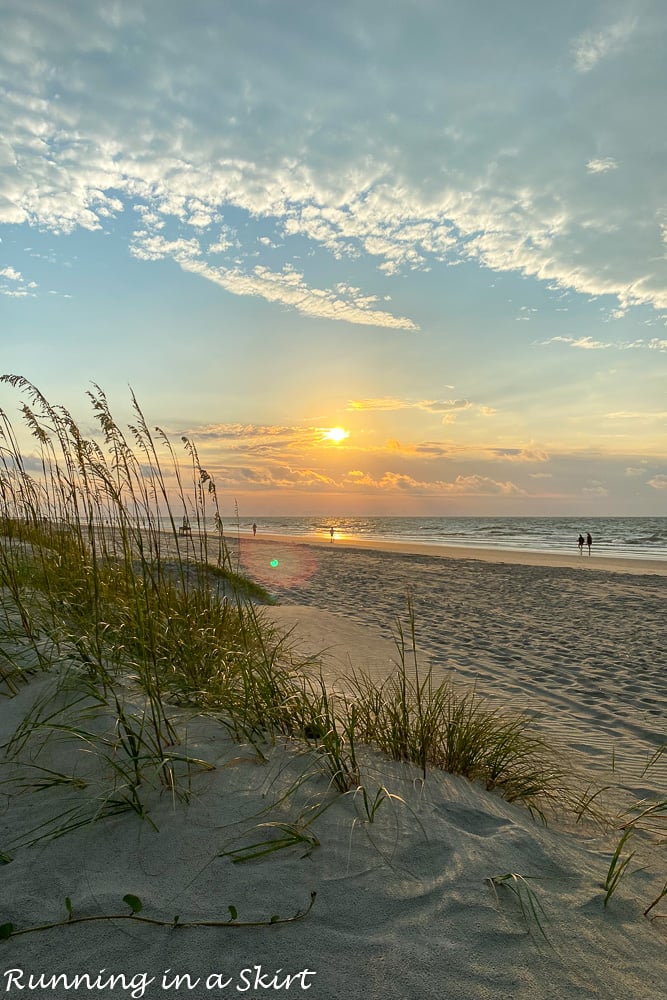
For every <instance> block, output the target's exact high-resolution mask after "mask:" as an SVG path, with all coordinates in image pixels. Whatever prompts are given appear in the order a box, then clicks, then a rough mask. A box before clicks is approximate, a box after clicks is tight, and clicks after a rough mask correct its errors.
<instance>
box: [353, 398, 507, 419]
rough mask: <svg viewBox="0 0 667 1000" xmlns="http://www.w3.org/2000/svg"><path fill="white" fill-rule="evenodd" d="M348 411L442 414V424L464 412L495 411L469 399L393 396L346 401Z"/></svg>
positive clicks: (490, 412) (485, 412) (487, 414)
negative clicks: (401, 397)
mask: <svg viewBox="0 0 667 1000" xmlns="http://www.w3.org/2000/svg"><path fill="white" fill-rule="evenodd" d="M346 408H347V409H348V410H353V411H371V412H372V411H382V410H384V411H397V410H422V411H424V412H426V413H437V414H440V413H441V414H443V418H442V422H443V424H448V423H452V422H453V420H454V419H455V418H456V416H457V414H459V413H462V412H463V411H465V410H474V411H476V412H479V413H481V414H482V416H490V415H491V414H493V413H495V412H496V411H495V410H494V409H493V408H492V407H489V406H479V405H477V404H475V403H471V402H470V400H469V399H416V400H412V399H397V398H396V397H393V396H381V397H378V398H370V399H350V400H348V403H347V407H346Z"/></svg>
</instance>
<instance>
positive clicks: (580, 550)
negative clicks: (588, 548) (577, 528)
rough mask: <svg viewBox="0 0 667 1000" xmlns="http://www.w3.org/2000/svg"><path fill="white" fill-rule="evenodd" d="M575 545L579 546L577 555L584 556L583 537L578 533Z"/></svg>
mask: <svg viewBox="0 0 667 1000" xmlns="http://www.w3.org/2000/svg"><path fill="white" fill-rule="evenodd" d="M577 545H578V546H579V555H580V556H582V555H583V554H584V536H583V535H582V534H581V532H579V538H578V540H577Z"/></svg>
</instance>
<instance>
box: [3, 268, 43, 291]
mask: <svg viewBox="0 0 667 1000" xmlns="http://www.w3.org/2000/svg"><path fill="white" fill-rule="evenodd" d="M2 279H4V280H2ZM37 287H38V286H37V282H36V281H27V280H26V279H25V278H24V277H23V275H22V274H21V272H20V271H17V270H16V268H15V267H11V266H9V267H3V268H2V269H1V270H0V295H4V296H6V297H7V298H10V299H25V298H34V297H35V289H36V288H37Z"/></svg>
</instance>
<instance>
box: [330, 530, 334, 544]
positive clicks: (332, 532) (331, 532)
mask: <svg viewBox="0 0 667 1000" xmlns="http://www.w3.org/2000/svg"><path fill="white" fill-rule="evenodd" d="M329 534H330V535H331V541H332V542H333V536H334V530H333V528H329Z"/></svg>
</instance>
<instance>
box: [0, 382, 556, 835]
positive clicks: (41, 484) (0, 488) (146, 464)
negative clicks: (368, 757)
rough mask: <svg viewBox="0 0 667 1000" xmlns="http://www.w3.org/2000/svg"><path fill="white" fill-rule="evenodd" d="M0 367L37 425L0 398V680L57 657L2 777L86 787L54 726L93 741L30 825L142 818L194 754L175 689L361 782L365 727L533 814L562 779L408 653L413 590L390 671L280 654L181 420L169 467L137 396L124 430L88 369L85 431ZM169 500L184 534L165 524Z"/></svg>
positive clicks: (167, 446) (336, 774) (404, 756)
mask: <svg viewBox="0 0 667 1000" xmlns="http://www.w3.org/2000/svg"><path fill="white" fill-rule="evenodd" d="M0 381H2V382H3V383H5V384H6V385H10V386H12V387H14V388H15V389H16V390H17V392H19V393H21V394H22V395H23V397H24V398H25V399H26V400H27V401H26V402H24V403H23V405H22V419H23V422H24V424H25V427H26V428H27V429H28V430H29V432H30V434H31V435H32V438H33V443H34V454H33V455H32V456H31V457H30V459H29V460H28V459H27V458H26V457H25V455H24V453H23V450H22V448H21V447H20V446H19V443H18V436H17V434H16V433H15V430H14V427H13V425H12V422H11V420H10V419H9V418H8V417H7V415H6V414H5V413H4V412H2V411H0V586H1V587H2V594H3V595H4V596H3V601H2V607H3V608H4V614H5V622H4V626H2V627H3V628H4V630H5V632H6V634H7V635H9V636H11V639H12V644H10V645H9V646H7V649H10V648H11V649H13V650H14V652H13V653H12V652H9V653H8V652H5V653H4V654H3V657H2V659H0V695H2V694H4V695H5V696H9V697H13V696H15V695H16V693H17V691H18V690H19V689H20V686H21V684H22V683H23V682H24V681H27V680H29V679H30V677H31V676H32V673H31V670H33V669H34V664H35V663H37V664H39V667H40V669H42V670H44V671H49V670H51V669H52V667H53V666H54V664H55V665H57V666H58V674H57V683H56V685H55V688H54V690H53V691H50V692H48V694H47V695H46V696H45V697H44V698H43V699H42V700H41V701H38V702H37V704H36V705H35V707H34V709H33V711H32V712H31V713H30V714H29V715H28V716H27V717H26V719H25V721H24V723H23V725H21V726H20V727H19V729H18V730H17V732H16V734H15V736H14V738H13V739H12V740H11V741H10V743H9V745H8V746H7V747H6V748H5V751H6V753H7V755H8V758H9V759H10V760H11V761H12V762H13V765H14V768H15V770H14V772H12V773H13V778H12V780H13V781H15V782H17V781H18V783H19V785H20V787H22V788H24V789H26V790H31V789H32V790H35V789H44V788H51V787H55V786H61V787H65V788H66V789H67V791H68V794H69V793H73V792H76V791H77V790H84V789H88V791H90V788H89V780H90V779H89V778H88V777H86V776H85V775H83V776H82V775H81V774H79V773H68V772H67V771H64V770H59V769H58V766H57V764H54V760H57V759H58V750H57V744H58V743H59V741H61V740H63V739H64V740H68V741H70V743H71V741H74V742H75V743H76V744H78V745H80V746H81V747H82V748H85V749H86V751H87V753H88V754H90V753H92V755H93V756H94V757H95V759H96V760H97V762H98V763H99V764H101V765H102V770H103V772H104V774H105V775H106V779H105V780H106V786H105V787H104V788H102V787H97V786H96V787H95V794H94V795H93V797H92V800H91V799H90V796H89V800H88V806H87V807H86V809H83V810H82V809H81V808H79V807H78V806H77V805H73V806H72V809H71V810H70V811H68V813H67V815H64V816H63V817H61V819H60V820H58V819H56V820H55V821H54V824H53V825H51V826H49V828H48V829H39V830H37V831H31V834H30V837H31V840H30V842H34V841H35V840H38V839H41V838H42V837H44V836H57V835H61V834H62V833H64V832H67V830H70V829H74V828H76V827H78V826H80V825H81V824H82V823H85V822H92V821H94V820H96V819H99V818H101V817H103V816H105V815H110V814H113V813H115V812H117V811H118V810H123V809H126V810H132V811H133V812H135V813H136V814H137V815H139V816H141V817H142V818H149V817H148V812H147V808H146V802H145V795H144V790H145V789H146V788H155V787H156V786H157V787H158V788H162V789H164V790H167V791H169V793H170V794H172V795H176V796H178V795H183V796H187V794H188V791H189V787H190V782H191V778H192V772H193V770H196V769H198V768H205V767H207V766H208V765H207V764H206V762H205V761H201V760H197V759H195V758H192V757H191V756H189V755H188V754H186V753H181V752H180V751H179V749H178V747H179V738H180V734H179V731H178V727H177V726H176V724H175V723H174V706H183V705H188V706H193V707H194V708H196V710H198V711H205V712H207V713H209V714H212V715H214V716H215V717H216V718H217V719H218V720H219V722H220V724H221V725H222V726H224V727H225V729H226V730H227V732H228V733H229V734H230V735H231V736H232V737H233V738H234V739H236V740H239V741H250V742H252V743H254V744H255V745H257V746H260V745H261V743H262V742H263V741H266V740H269V741H270V740H274V739H276V738H277V737H286V738H289V739H293V740H298V741H301V743H302V744H306V746H307V747H309V748H310V749H312V750H313V751H314V752H315V756H316V759H317V760H318V761H319V762H320V764H321V767H322V768H323V770H324V772H325V773H326V774H327V775H328V777H329V782H330V785H331V787H332V788H334V789H336V790H337V791H338V792H342V793H346V792H348V791H355V790H357V789H359V788H363V784H364V782H363V776H362V774H361V769H360V764H359V760H358V755H357V748H358V747H359V746H361V745H362V744H363V745H365V746H370V747H372V748H375V749H379V750H380V751H382V752H383V753H385V754H387V755H388V756H390V757H391V758H393V759H395V760H400V761H406V762H410V763H413V764H415V765H416V766H417V767H418V768H419V769H420V770H421V773H422V776H423V777H424V778H425V777H426V775H427V771H428V769H430V768H442V769H444V770H447V771H451V772H452V773H455V774H461V775H465V776H467V777H469V778H471V779H473V780H477V781H481V782H483V784H484V785H485V787H486V788H487V789H490V790H498V791H499V792H501V793H502V794H503V795H505V796H506V797H507V798H508V799H510V800H512V801H521V802H524V803H525V804H526V805H528V806H529V808H531V809H532V810H534V811H536V812H538V813H539V814H540V815H544V810H545V808H546V807H547V806H548V805H549V804H550V803H556V802H560V803H562V802H563V801H565V800H566V799H567V795H568V794H569V793H567V786H568V783H567V779H566V775H565V772H564V769H563V767H561V766H560V765H559V764H558V762H557V760H556V758H555V756H554V755H553V754H551V753H550V751H549V749H548V748H547V747H546V746H545V744H544V742H543V741H541V740H540V739H539V738H537V737H535V736H533V735H531V734H530V730H529V723H528V722H527V720H526V719H525V718H523V717H520V716H507V717H506V716H503V715H501V714H500V713H498V712H496V711H493V710H490V709H488V708H486V707H485V706H484V704H483V703H482V702H481V701H480V699H478V698H477V696H476V695H475V693H474V692H468V693H465V692H464V693H460V692H457V691H456V690H455V689H454V688H453V687H452V685H451V684H450V683H449V682H447V681H445V682H442V683H438V684H436V683H435V681H434V679H433V675H432V673H431V672H430V671H426V672H422V671H421V670H420V667H419V663H418V659H417V655H416V652H415V650H416V637H415V622H414V617H413V614H412V609H411V608H409V620H410V631H409V635H408V636H407V637H406V636H405V635H404V634H403V631H402V629H401V626H400V625H399V634H398V639H397V646H398V654H399V656H398V664H397V669H396V672H395V673H394V674H393V675H392V676H391V677H390V678H388V679H387V680H386V681H385V682H384V683H382V684H379V685H378V684H375V683H372V682H371V681H370V680H369V679H368V678H367V677H366V676H365V675H364V674H362V673H359V674H357V676H356V677H355V678H354V682H353V690H352V692H351V693H350V694H348V695H346V696H343V695H335V694H333V693H332V691H331V690H330V689H329V687H328V686H327V685H326V684H325V682H324V680H323V678H322V676H321V674H320V673H319V672H318V669H317V665H316V664H315V665H313V664H306V665H304V664H300V663H298V662H295V661H294V659H293V656H292V652H291V649H290V644H289V637H286V636H285V635H283V634H281V633H279V632H278V631H276V630H275V629H274V628H273V627H272V626H271V625H270V624H269V623H268V621H267V620H266V618H265V617H264V615H263V614H262V610H261V608H260V607H258V606H257V603H256V602H257V601H258V600H262V601H268V600H269V595H268V594H266V592H265V591H263V590H262V588H260V587H258V586H257V585H256V584H253V583H252V581H248V580H246V579H244V578H243V577H242V576H241V575H240V574H239V573H238V571H237V570H236V568H235V567H234V566H233V565H232V561H231V559H230V555H229V551H228V548H227V546H226V544H225V538H224V532H223V519H222V512H221V509H220V506H219V501H218V494H217V490H216V485H215V482H214V480H213V478H212V476H211V475H210V474H209V473H208V471H207V470H206V469H205V468H203V467H202V466H201V463H200V461H199V456H198V453H197V450H196V447H195V446H194V444H193V443H192V442H191V441H189V440H188V439H186V438H183V439H182V442H181V443H182V445H183V449H184V453H185V456H186V463H187V464H186V467H185V468H186V471H183V469H182V467H181V465H180V463H179V461H178V459H177V457H176V453H175V451H174V448H173V446H172V444H171V443H170V441H169V439H168V438H167V436H166V435H165V434H164V433H163V432H162V431H160V430H159V429H156V430H155V431H151V430H150V429H149V427H148V425H147V423H146V420H145V418H144V416H143V413H142V411H141V409H140V407H139V405H138V403H137V401H136V399H135V398H134V396H132V397H131V405H132V411H133V415H134V417H133V421H132V423H131V424H130V425H129V426H128V434H129V437H128V436H127V435H126V434H125V433H124V432H123V431H122V430H121V428H120V427H119V426H118V424H117V423H116V422H115V420H114V418H113V416H112V414H111V411H110V408H109V405H108V402H107V399H106V397H105V395H104V393H103V392H102V390H101V389H99V387H97V386H95V387H94V388H93V390H92V391H91V392H89V393H88V397H89V402H90V405H91V408H92V413H93V417H94V420H95V422H96V431H95V433H94V434H93V435H90V436H84V435H83V434H82V432H81V430H80V428H79V427H78V426H77V424H76V422H75V421H74V419H73V418H72V416H71V415H70V414H69V413H68V411H67V410H65V409H64V408H62V407H57V406H52V405H51V404H50V403H49V402H48V401H47V400H46V399H45V398H44V396H43V395H42V394H41V393H40V392H39V390H38V389H36V388H35V386H33V385H32V384H31V383H29V382H28V381H26V380H25V379H23V378H20V377H18V376H3V377H2V378H1V379H0ZM159 455H163V456H164V460H161V458H160V457H159ZM184 518H185V519H187V521H188V523H189V525H190V526H191V528H192V533H191V534H181V533H179V525H180V524H181V523H182V521H183V519H184ZM26 650H27V651H28V652H30V654H31V656H30V661H29V662H30V663H31V664H32V665H33V666H32V668H31V669H30V670H29V669H27V668H24V666H23V663H24V659H25V658H23V659H22V653H24V652H25V651H26ZM28 744H30V747H31V749H30V754H29V757H28V761H27V763H26V761H25V760H24V751H25V749H26V747H27V746H28ZM369 801H370V800H369ZM370 808H371V809H373V806H372V804H371V806H370ZM283 832H285V831H283ZM288 834H289V835H287V834H286V836H287V839H288V840H289V838H290V837H291V836H292V832H289V831H288ZM3 846H6V845H3Z"/></svg>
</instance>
